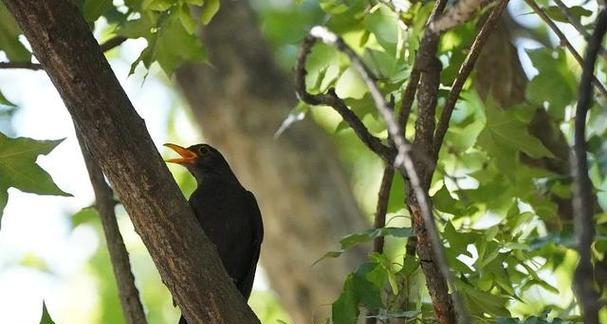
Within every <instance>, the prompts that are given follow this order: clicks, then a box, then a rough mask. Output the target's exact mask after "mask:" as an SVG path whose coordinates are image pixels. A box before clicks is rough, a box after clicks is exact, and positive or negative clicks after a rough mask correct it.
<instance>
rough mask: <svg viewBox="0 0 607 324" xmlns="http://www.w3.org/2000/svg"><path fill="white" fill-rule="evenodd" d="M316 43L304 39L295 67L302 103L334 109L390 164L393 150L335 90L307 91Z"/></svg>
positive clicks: (311, 38) (298, 91)
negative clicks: (308, 63) (308, 65)
mask: <svg viewBox="0 0 607 324" xmlns="http://www.w3.org/2000/svg"><path fill="white" fill-rule="evenodd" d="M314 43H316V38H314V37H312V36H308V37H306V38H305V39H304V41H303V43H302V45H301V49H300V50H299V55H298V57H297V62H296V66H295V90H296V91H297V96H298V97H299V99H301V101H303V102H305V103H307V104H309V105H325V106H329V107H332V108H333V109H335V111H337V113H338V114H339V115H340V116H341V118H343V120H344V121H345V122H346V123H347V124H348V126H350V127H351V128H352V130H354V133H355V134H356V135H357V136H358V138H359V139H360V140H361V141H362V142H363V143H364V144H365V145H366V146H367V147H368V148H369V149H370V150H371V151H372V152H373V153H375V154H377V155H378V156H379V157H381V158H382V159H383V160H385V161H387V162H390V161H391V160H392V159H393V156H394V153H393V152H392V149H391V148H390V147H388V146H386V145H384V144H382V143H381V140H380V139H379V138H378V137H376V136H373V135H372V134H371V133H370V132H369V130H368V129H367V127H366V126H365V125H364V124H363V122H362V121H361V120H360V119H359V118H358V117H357V116H356V114H354V112H352V110H350V109H349V108H348V106H347V105H346V103H345V102H344V101H343V100H342V99H341V98H339V97H338V96H337V94H336V93H335V90H334V89H329V90H328V91H327V93H326V94H318V95H314V94H311V93H309V92H308V91H307V90H306V74H307V71H306V58H307V57H308V55H309V54H310V51H311V50H312V46H313V45H314Z"/></svg>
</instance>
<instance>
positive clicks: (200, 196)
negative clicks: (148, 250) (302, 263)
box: [166, 144, 263, 324]
mask: <svg viewBox="0 0 607 324" xmlns="http://www.w3.org/2000/svg"><path fill="white" fill-rule="evenodd" d="M166 145H167V146H169V147H170V148H172V149H173V150H175V151H176V152H177V153H179V154H180V155H181V156H182V157H181V158H179V159H172V160H167V161H168V162H174V163H179V164H181V165H183V166H185V167H186V168H187V169H188V171H190V173H192V175H193V176H194V178H196V182H197V188H196V190H195V191H194V192H193V193H192V195H191V196H190V199H189V203H190V206H191V207H192V210H193V211H194V214H195V215H196V219H197V220H198V223H199V224H200V225H201V226H202V229H203V230H204V232H205V234H206V235H207V236H208V238H209V239H210V240H211V242H213V244H215V246H216V248H217V252H218V253H219V257H220V258H221V261H222V263H223V266H224V268H225V269H226V271H227V273H228V275H229V276H230V277H231V278H232V280H233V281H234V284H235V285H236V287H237V288H238V290H239V291H240V293H241V294H242V296H243V297H244V299H245V300H246V299H248V298H249V295H250V294H251V288H252V287H253V279H254V278H255V270H256V268H257V261H258V260H259V252H260V249H261V241H262V239H263V222H262V219H261V213H260V211H259V207H258V206H257V201H256V200H255V197H254V196H253V194H252V193H251V192H249V191H248V190H246V189H245V188H244V187H243V186H242V185H241V184H240V182H239V181H238V179H237V178H236V176H235V175H234V173H233V172H232V170H231V169H230V166H229V165H228V163H227V161H226V160H225V159H224V158H223V156H222V155H221V153H219V151H217V150H216V149H214V148H213V147H211V146H209V145H206V144H198V145H193V146H190V147H188V148H183V147H180V146H178V145H174V144H166ZM179 323H180V324H184V323H187V322H186V321H185V319H184V318H183V317H181V319H180V321H179Z"/></svg>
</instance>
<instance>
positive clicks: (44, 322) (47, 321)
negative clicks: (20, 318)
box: [40, 301, 55, 324]
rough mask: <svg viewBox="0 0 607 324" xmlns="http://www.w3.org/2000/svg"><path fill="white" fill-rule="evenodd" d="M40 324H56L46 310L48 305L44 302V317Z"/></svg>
mask: <svg viewBox="0 0 607 324" xmlns="http://www.w3.org/2000/svg"><path fill="white" fill-rule="evenodd" d="M40 324H55V322H54V321H53V319H51V315H50V314H49V313H48V310H47V309H46V304H45V303H44V301H43V302H42V317H41V318H40Z"/></svg>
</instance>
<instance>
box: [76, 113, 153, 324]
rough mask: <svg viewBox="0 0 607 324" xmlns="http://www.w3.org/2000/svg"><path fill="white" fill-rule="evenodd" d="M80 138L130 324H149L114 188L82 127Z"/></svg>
mask: <svg viewBox="0 0 607 324" xmlns="http://www.w3.org/2000/svg"><path fill="white" fill-rule="evenodd" d="M74 126H75V125H74ZM76 138H77V139H78V143H79V144H80V149H81V150H82V156H83V158H84V163H85V164H86V168H87V170H88V173H89V178H90V179H91V185H92V186H93V191H94V192H95V208H96V209H97V211H98V212H99V218H100V219H101V225H102V226H103V232H104V233H105V240H106V243H107V247H108V251H109V253H110V259H111V261H112V269H113V270H114V276H115V277H116V284H117V285H118V292H119V296H120V304H121V306H122V312H123V313H124V318H125V320H126V322H127V323H128V324H146V323H147V321H146V319H145V313H144V311H143V306H142V305H141V301H140V300H139V291H138V290H137V287H136V286H135V278H134V277H133V273H132V272H131V264H130V262H129V254H128V252H127V250H126V247H125V246H124V241H123V240H122V235H120V229H119V228H118V222H117V220H116V213H115V212H114V203H115V201H114V195H113V193H112V189H111V188H110V186H109V185H108V184H107V183H106V182H105V178H104V177H103V172H101V169H100V168H99V166H98V165H97V163H96V162H95V160H94V159H93V157H92V156H91V153H90V152H89V150H88V148H87V147H86V144H85V142H84V139H83V138H82V134H81V131H80V130H78V128H76Z"/></svg>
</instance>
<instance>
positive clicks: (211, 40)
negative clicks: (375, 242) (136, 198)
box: [177, 1, 368, 323]
mask: <svg viewBox="0 0 607 324" xmlns="http://www.w3.org/2000/svg"><path fill="white" fill-rule="evenodd" d="M235 22H237V23H235ZM257 26H258V24H257V22H256V20H255V16H254V14H253V12H252V10H251V8H250V7H249V6H248V4H247V2H246V1H234V2H222V8H221V10H220V11H219V13H218V15H217V16H216V17H214V18H213V20H212V22H211V24H210V25H209V26H207V27H206V28H205V30H204V35H203V38H204V42H205V44H206V45H207V47H208V48H209V52H210V53H209V56H210V62H211V65H210V66H187V67H184V68H182V69H180V70H179V71H178V72H177V80H178V81H179V84H180V86H181V88H182V89H183V92H184V94H185V97H186V99H187V101H188V102H189V104H190V107H191V109H192V112H193V115H194V118H195V120H196V121H197V122H198V123H199V124H200V125H201V127H202V131H203V134H204V136H205V138H206V139H207V140H208V141H209V142H210V143H212V144H213V145H216V146H217V147H218V148H220V149H221V151H222V152H224V153H225V155H226V156H227V158H228V160H229V161H230V163H231V165H232V167H233V168H234V169H235V171H236V173H237V174H238V176H239V178H241V180H242V181H243V182H244V183H246V185H247V187H249V188H251V190H252V191H253V192H255V195H256V196H257V197H258V201H259V202H260V207H261V210H262V214H263V216H264V223H265V227H266V232H265V239H264V245H263V249H262V265H263V268H264V269H265V270H266V272H267V274H268V279H269V281H270V284H271V286H272V288H273V289H274V290H275V291H276V292H277V294H278V295H279V298H280V301H281V303H282V304H283V305H284V306H285V307H286V309H287V311H288V312H289V313H290V314H291V316H292V317H293V320H294V322H295V323H311V322H312V321H313V319H318V318H322V317H323V316H325V313H326V311H328V309H329V307H327V305H328V304H330V303H331V302H332V301H333V300H334V299H335V298H336V296H337V293H338V292H339V291H340V289H341V286H342V284H343V280H344V278H345V275H346V274H347V273H348V272H350V271H352V270H353V269H354V268H355V266H356V265H358V264H359V263H360V262H361V261H362V260H363V259H364V257H365V253H364V252H363V251H361V250H355V251H352V252H350V253H348V254H346V255H343V256H341V257H340V258H338V259H334V260H327V261H323V262H321V263H319V264H317V265H315V266H314V267H312V263H313V262H314V261H315V260H317V259H318V258H319V257H320V256H321V255H322V254H324V253H325V252H327V251H328V250H331V249H334V248H335V245H336V242H337V240H338V239H339V237H341V236H342V235H344V234H346V233H351V232H355V231H360V230H362V229H364V228H365V227H366V226H368V225H367V224H365V221H364V217H362V216H361V213H360V211H359V210H358V208H357V204H356V201H355V200H354V198H353V195H352V193H351V190H350V186H349V183H348V179H347V177H346V176H345V174H344V172H343V170H342V167H341V165H340V163H339V161H338V159H337V157H336V153H335V149H334V148H333V147H332V146H331V143H330V141H329V139H328V137H327V136H326V135H324V134H323V132H322V130H320V129H319V128H318V127H316V126H315V125H313V123H312V122H310V121H307V120H304V121H301V122H298V123H296V124H294V125H293V126H292V127H291V128H289V129H288V130H287V131H286V132H285V133H283V134H282V135H281V136H280V137H279V138H278V139H275V138H274V132H275V131H276V130H277V129H278V127H279V126H280V124H281V122H282V121H283V120H284V118H285V117H286V116H287V114H288V112H289V109H290V108H291V107H293V106H294V104H295V102H296V101H295V96H294V90H293V87H292V84H291V81H290V78H288V77H287V76H285V75H284V74H283V73H282V72H281V71H280V70H279V68H278V67H277V66H276V64H275V62H274V61H273V59H272V56H271V54H270V50H269V48H268V46H267V44H266V42H265V41H264V39H263V36H262V35H261V33H260V31H259V29H258V27H257Z"/></svg>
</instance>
